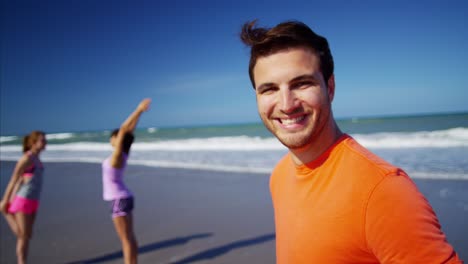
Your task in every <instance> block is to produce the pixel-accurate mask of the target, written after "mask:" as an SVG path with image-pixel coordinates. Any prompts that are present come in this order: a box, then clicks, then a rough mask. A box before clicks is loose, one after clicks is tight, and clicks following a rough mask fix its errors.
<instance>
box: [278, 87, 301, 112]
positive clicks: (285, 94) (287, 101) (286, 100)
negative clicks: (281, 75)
mask: <svg viewBox="0 0 468 264" xmlns="http://www.w3.org/2000/svg"><path fill="white" fill-rule="evenodd" d="M279 97H280V98H279V103H280V110H281V111H282V112H283V113H291V112H293V111H294V110H295V109H296V108H297V104H298V103H297V102H298V100H297V98H296V96H295V94H294V91H291V90H290V89H281V90H280V93H279Z"/></svg>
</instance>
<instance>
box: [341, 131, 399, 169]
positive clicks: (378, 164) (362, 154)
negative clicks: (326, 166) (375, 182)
mask: <svg viewBox="0 0 468 264" xmlns="http://www.w3.org/2000/svg"><path fill="white" fill-rule="evenodd" d="M342 148H343V151H342V157H341V160H342V162H343V163H344V165H345V166H350V167H352V168H353V169H354V170H368V171H374V173H378V174H381V175H388V174H392V173H396V172H397V171H400V172H401V169H400V168H398V167H397V166H395V165H393V164H391V163H390V162H388V161H387V160H385V159H383V158H381V157H380V156H378V155H377V154H375V153H374V152H372V151H371V150H369V149H367V148H366V147H364V146H362V145H361V144H360V143H359V142H358V141H356V140H355V139H354V138H352V137H349V138H348V139H346V140H344V141H343V144H342Z"/></svg>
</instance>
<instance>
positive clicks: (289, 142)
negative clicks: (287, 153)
mask: <svg viewBox="0 0 468 264" xmlns="http://www.w3.org/2000/svg"><path fill="white" fill-rule="evenodd" d="M261 118H262V121H263V124H264V125H265V127H266V128H267V129H268V130H269V131H270V132H271V133H272V134H273V135H274V136H275V137H276V138H277V139H278V140H279V141H280V142H281V144H283V145H284V146H285V147H287V148H288V149H299V148H303V147H305V146H306V145H308V144H309V143H310V142H311V141H312V140H313V138H314V137H315V133H314V131H315V128H316V124H310V125H309V126H307V127H306V128H305V129H303V130H301V131H297V132H292V133H284V132H283V131H281V128H277V127H276V125H275V124H274V122H273V121H271V120H269V119H268V118H264V117H261ZM309 118H312V117H311V116H310V117H309ZM309 122H310V120H309Z"/></svg>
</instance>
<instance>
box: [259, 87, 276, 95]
mask: <svg viewBox="0 0 468 264" xmlns="http://www.w3.org/2000/svg"><path fill="white" fill-rule="evenodd" d="M274 90H275V89H274V88H273V87H268V88H263V89H261V90H260V91H259V93H260V94H268V93H272V92H273V91H274Z"/></svg>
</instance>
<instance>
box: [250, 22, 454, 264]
mask: <svg viewBox="0 0 468 264" xmlns="http://www.w3.org/2000/svg"><path fill="white" fill-rule="evenodd" d="M241 39H242V41H243V42H244V43H245V44H247V45H248V46H250V47H251V57H250V63H249V75H250V80H251V82H252V85H253V87H254V89H255V93H256V97H257V106H258V111H259V114H260V117H261V118H262V121H263V123H264V124H265V126H266V127H267V128H268V129H269V130H270V131H271V132H272V133H273V134H274V135H275V136H276V137H277V138H278V140H280V141H281V143H283V144H284V145H285V146H286V147H287V148H288V149H289V153H288V154H286V155H285V157H283V159H282V160H281V161H280V162H279V163H278V164H277V165H276V167H275V169H274V171H273V173H272V175H271V179H270V190H271V195H272V199H273V206H274V211H275V226H276V256H277V263H294V264H298V263H327V264H333V263H462V261H461V260H460V259H459V257H458V255H457V253H456V252H455V251H454V249H453V248H452V246H451V245H450V244H449V243H448V242H447V241H446V238H445V235H444V233H443V232H442V231H441V227H440V224H439V222H438V219H437V217H436V215H435V213H434V211H433V210H432V208H431V206H430V205H429V203H428V201H427V200H426V199H425V197H424V196H423V195H422V194H421V193H420V192H419V191H418V189H417V187H416V185H415V184H414V183H413V182H412V180H411V179H410V178H409V177H408V176H407V175H406V173H405V172H404V171H402V170H401V169H399V168H397V167H395V166H393V165H391V164H389V163H387V162H386V161H384V160H382V159H381V158H379V157H377V156H376V155H374V154H373V153H371V152H370V151H368V150H367V149H365V148H364V147H362V146H361V145H359V143H357V142H356V141H355V140H354V139H353V138H352V137H350V136H349V135H347V134H344V133H342V132H341V131H340V129H339V127H338V126H337V124H336V121H335V119H334V117H333V113H332V108H331V103H332V101H333V97H334V95H335V78H334V74H333V67H334V65H333V57H332V55H331V51H330V48H329V46H328V42H327V40H326V39H325V38H324V37H322V36H319V35H317V34H316V33H314V32H313V31H312V30H311V29H310V28H309V27H308V26H306V25H305V24H303V23H301V22H297V21H289V22H284V23H281V24H278V25H277V26H275V27H273V28H271V29H270V28H258V27H256V25H255V21H253V22H249V23H246V24H245V25H244V26H243V28H242V32H241Z"/></svg>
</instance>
